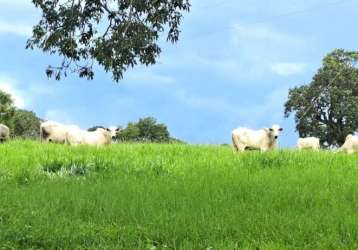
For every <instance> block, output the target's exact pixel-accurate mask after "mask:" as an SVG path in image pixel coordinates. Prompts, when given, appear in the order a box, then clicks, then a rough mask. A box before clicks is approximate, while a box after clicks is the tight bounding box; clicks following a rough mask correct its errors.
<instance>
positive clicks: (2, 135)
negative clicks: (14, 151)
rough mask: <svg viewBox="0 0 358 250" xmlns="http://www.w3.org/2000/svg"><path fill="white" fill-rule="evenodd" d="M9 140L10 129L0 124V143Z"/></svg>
mask: <svg viewBox="0 0 358 250" xmlns="http://www.w3.org/2000/svg"><path fill="white" fill-rule="evenodd" d="M9 138H10V129H9V128H8V127H7V126H6V125H4V124H0V143H2V142H5V141H7V140H8V139H9Z"/></svg>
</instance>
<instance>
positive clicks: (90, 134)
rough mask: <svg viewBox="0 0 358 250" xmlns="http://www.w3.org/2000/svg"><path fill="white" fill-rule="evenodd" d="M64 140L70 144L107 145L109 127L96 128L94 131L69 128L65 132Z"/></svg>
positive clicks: (108, 142) (110, 140) (110, 139)
mask: <svg viewBox="0 0 358 250" xmlns="http://www.w3.org/2000/svg"><path fill="white" fill-rule="evenodd" d="M66 142H67V143H68V144H70V145H93V146H102V145H109V144H111V142H112V134H111V131H110V130H109V129H104V128H97V129H96V130H95V131H85V130H78V129H77V130H69V131H67V132H66Z"/></svg>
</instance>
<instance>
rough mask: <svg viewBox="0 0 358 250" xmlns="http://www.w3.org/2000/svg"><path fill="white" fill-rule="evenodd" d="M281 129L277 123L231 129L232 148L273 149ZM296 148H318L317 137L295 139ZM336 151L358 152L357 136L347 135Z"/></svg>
mask: <svg viewBox="0 0 358 250" xmlns="http://www.w3.org/2000/svg"><path fill="white" fill-rule="evenodd" d="M282 130H283V129H282V128H281V127H280V126H279V125H273V126H272V127H271V128H264V129H260V130H252V129H248V128H237V129H234V130H233V131H232V134H231V137H232V143H233V146H234V149H235V150H236V151H238V152H242V151H245V150H247V149H259V150H261V151H267V150H274V149H276V148H277V140H278V136H279V134H280V132H281V131H282ZM297 148H298V149H300V150H302V149H313V150H319V149H320V143H319V138H316V137H306V138H299V139H298V140H297ZM337 152H346V153H348V154H352V153H355V152H358V137H357V136H353V135H351V134H350V135H347V137H346V140H345V142H344V144H343V145H342V146H341V147H340V148H339V149H338V150H337Z"/></svg>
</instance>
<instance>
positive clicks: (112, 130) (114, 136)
mask: <svg viewBox="0 0 358 250" xmlns="http://www.w3.org/2000/svg"><path fill="white" fill-rule="evenodd" d="M108 130H109V131H110V133H111V137H112V141H116V140H117V135H118V134H119V133H120V132H121V131H122V129H121V128H118V127H115V126H110V127H109V128H108Z"/></svg>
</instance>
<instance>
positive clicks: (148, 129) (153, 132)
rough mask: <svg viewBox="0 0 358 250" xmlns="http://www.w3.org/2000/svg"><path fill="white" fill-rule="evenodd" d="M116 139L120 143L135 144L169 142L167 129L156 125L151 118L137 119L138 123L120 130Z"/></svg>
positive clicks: (159, 124) (161, 124)
mask: <svg viewBox="0 0 358 250" xmlns="http://www.w3.org/2000/svg"><path fill="white" fill-rule="evenodd" d="M118 138H119V139H120V140H122V141H136V142H142V141H147V142H166V143H168V142H170V141H171V139H172V138H171V137H170V134H169V131H168V128H167V126H166V125H165V124H163V123H158V122H157V120H156V119H155V118H153V117H146V118H141V119H139V121H138V122H130V123H128V125H127V127H126V128H124V129H123V130H121V132H120V133H119V134H118Z"/></svg>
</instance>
